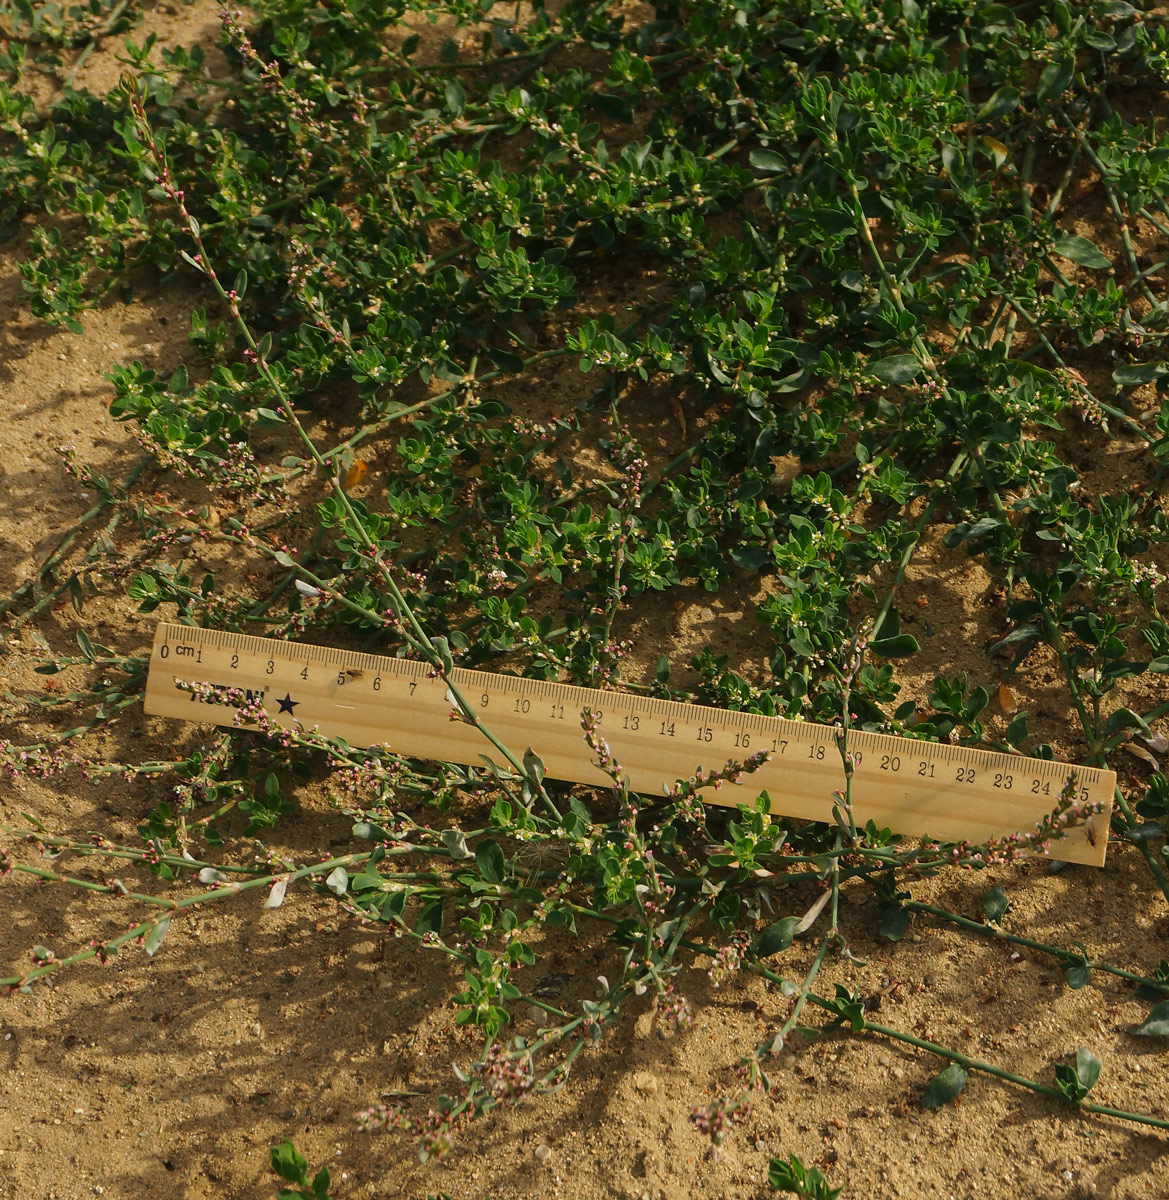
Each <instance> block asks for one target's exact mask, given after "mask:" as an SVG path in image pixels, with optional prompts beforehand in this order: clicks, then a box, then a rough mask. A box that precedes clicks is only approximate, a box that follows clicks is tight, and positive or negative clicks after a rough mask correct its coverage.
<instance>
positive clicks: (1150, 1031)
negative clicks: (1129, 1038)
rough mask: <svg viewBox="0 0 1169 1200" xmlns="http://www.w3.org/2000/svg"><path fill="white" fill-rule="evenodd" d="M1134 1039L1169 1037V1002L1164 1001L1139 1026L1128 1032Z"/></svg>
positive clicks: (1131, 1027)
mask: <svg viewBox="0 0 1169 1200" xmlns="http://www.w3.org/2000/svg"><path fill="white" fill-rule="evenodd" d="M1127 1032H1128V1033H1131V1034H1132V1035H1133V1037H1169V1000H1162V1001H1161V1003H1160V1004H1158V1005H1157V1006H1156V1008H1154V1009H1153V1011H1152V1012H1151V1013H1149V1015H1148V1016H1147V1017H1146V1018H1145V1019H1144V1020H1143V1021H1142V1022H1141V1023H1140V1024H1139V1025H1130V1026H1129V1027H1128V1030H1127Z"/></svg>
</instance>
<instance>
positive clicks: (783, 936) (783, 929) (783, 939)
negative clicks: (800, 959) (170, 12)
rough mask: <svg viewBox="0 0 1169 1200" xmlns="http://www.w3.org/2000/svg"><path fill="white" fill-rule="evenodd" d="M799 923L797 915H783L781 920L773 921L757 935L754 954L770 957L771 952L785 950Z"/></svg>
mask: <svg viewBox="0 0 1169 1200" xmlns="http://www.w3.org/2000/svg"><path fill="white" fill-rule="evenodd" d="M799 924H800V918H799V917H784V918H782V920H779V921H773V922H772V923H771V924H770V925H768V927H767V928H766V929H765V930H764V931H763V932H762V933H761V934H760V935H759V940H758V941H757V942H756V943H755V956H756V957H757V958H770V957H771V956H772V955H773V954H778V953H779V952H780V951H781V950H786V949H787V948H788V947H789V946H790V945H791V944H792V938H794V937H795V936H796V929H797V928H799Z"/></svg>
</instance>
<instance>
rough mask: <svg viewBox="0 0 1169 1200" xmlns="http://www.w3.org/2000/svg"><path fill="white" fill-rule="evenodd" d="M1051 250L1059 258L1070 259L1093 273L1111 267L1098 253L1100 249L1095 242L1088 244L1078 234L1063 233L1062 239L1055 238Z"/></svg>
mask: <svg viewBox="0 0 1169 1200" xmlns="http://www.w3.org/2000/svg"><path fill="white" fill-rule="evenodd" d="M1052 250H1053V251H1054V252H1055V253H1056V254H1058V255H1059V256H1060V258H1067V259H1070V260H1071V261H1072V262H1074V263H1079V265H1080V266H1081V267H1090V268H1092V270H1094V271H1103V270H1105V269H1106V268H1108V267H1110V266H1112V262H1111V260H1110V259H1107V258H1105V257H1104V255H1103V254H1101V253H1100V248H1099V247H1098V246H1097V245H1096V243H1095V242H1090V241H1088V239H1087V238H1086V237H1080V236H1079V234H1075V233H1065V234H1064V235H1063V237H1059V238H1056V239H1055V244H1054V245H1053V246H1052Z"/></svg>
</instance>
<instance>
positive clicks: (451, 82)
mask: <svg viewBox="0 0 1169 1200" xmlns="http://www.w3.org/2000/svg"><path fill="white" fill-rule="evenodd" d="M443 95H444V97H445V99H446V106H447V108H449V109H450V110H451V112H453V113H461V112H462V111H463V109H464V108H465V107H466V105H467V93H466V92H465V91H463V85H462V84H461V83H460V82H459V81H458V80H457V79H453V78H452V79H448V80H447V81H446V85H445V87H444V88H443Z"/></svg>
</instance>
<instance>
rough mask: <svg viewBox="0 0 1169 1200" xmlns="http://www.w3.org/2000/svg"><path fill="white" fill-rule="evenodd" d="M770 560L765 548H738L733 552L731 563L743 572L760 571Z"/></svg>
mask: <svg viewBox="0 0 1169 1200" xmlns="http://www.w3.org/2000/svg"><path fill="white" fill-rule="evenodd" d="M770 559H771V555H770V554H769V553H768V551H767V548H766V547H765V546H736V547H735V549H734V550H732V551H731V561H732V562H733V563H734V564H735V566H736V567H738V568H739V569H740V570H742V571H758V570H759V568H760V567H762V566H763V565H764V564H765V563H767V562H769V561H770Z"/></svg>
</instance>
